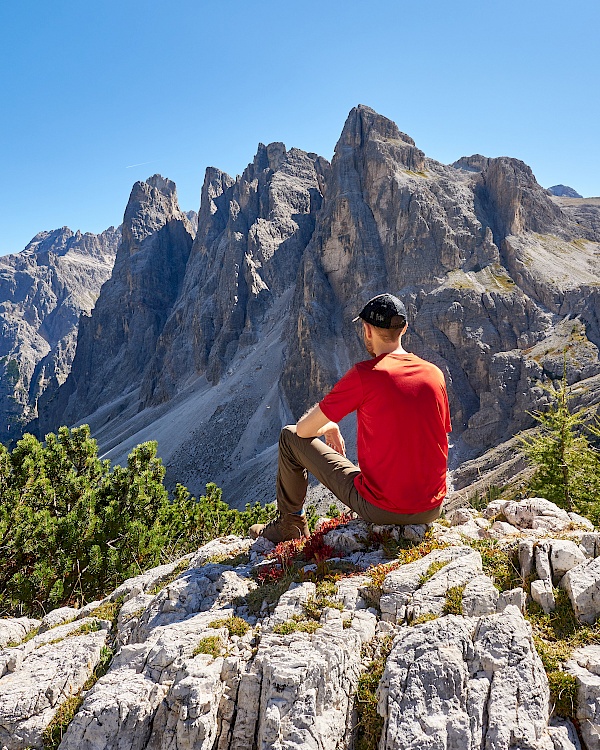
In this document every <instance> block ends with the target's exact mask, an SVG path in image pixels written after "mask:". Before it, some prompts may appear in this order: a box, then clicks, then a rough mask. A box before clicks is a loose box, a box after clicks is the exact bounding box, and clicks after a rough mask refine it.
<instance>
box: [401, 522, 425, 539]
mask: <svg viewBox="0 0 600 750" xmlns="http://www.w3.org/2000/svg"><path fill="white" fill-rule="evenodd" d="M428 528H429V525H428V524H424V523H418V524H409V525H408V526H404V527H403V531H402V536H403V537H404V539H408V540H409V541H411V542H422V541H423V539H424V538H425V534H426V533H427V529H428Z"/></svg>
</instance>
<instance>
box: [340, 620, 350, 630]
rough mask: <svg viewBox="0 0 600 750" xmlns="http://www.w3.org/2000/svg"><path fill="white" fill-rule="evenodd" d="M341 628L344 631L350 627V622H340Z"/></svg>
mask: <svg viewBox="0 0 600 750" xmlns="http://www.w3.org/2000/svg"><path fill="white" fill-rule="evenodd" d="M342 627H343V628H344V630H346V629H347V628H351V627H352V620H342Z"/></svg>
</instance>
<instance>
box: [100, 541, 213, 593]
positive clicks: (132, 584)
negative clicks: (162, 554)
mask: <svg viewBox="0 0 600 750" xmlns="http://www.w3.org/2000/svg"><path fill="white" fill-rule="evenodd" d="M202 549H204V548H202ZM191 557H192V555H185V557H182V558H180V559H179V560H175V562H172V563H168V564H167V565H158V566H157V567H156V568H151V569H150V570H147V571H146V572H145V573H141V574H140V575H139V576H134V577H133V578H128V579H127V580H126V581H125V582H124V583H122V584H121V585H120V586H119V587H118V588H116V589H115V590H114V591H113V592H112V594H111V595H110V597H107V599H108V600H110V601H113V602H114V601H115V600H116V599H119V598H121V597H123V599H124V601H129V599H133V598H134V597H136V596H138V595H139V594H142V593H144V592H146V591H149V590H150V589H152V588H154V587H155V586H159V585H160V584H161V583H163V582H164V581H166V580H168V579H169V578H170V577H171V576H172V575H173V572H174V571H175V570H176V569H177V568H178V567H179V566H180V565H183V564H185V562H189V560H190V559H191ZM184 572H185V571H184ZM181 575H183V573H182V574H181ZM104 601H106V600H104Z"/></svg>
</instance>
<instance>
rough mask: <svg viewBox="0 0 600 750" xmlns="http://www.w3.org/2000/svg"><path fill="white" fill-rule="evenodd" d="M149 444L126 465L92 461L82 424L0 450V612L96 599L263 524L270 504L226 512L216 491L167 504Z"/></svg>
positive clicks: (181, 492)
mask: <svg viewBox="0 0 600 750" xmlns="http://www.w3.org/2000/svg"><path fill="white" fill-rule="evenodd" d="M156 449H157V444H156V443H154V442H147V443H142V444H140V445H138V446H137V447H136V448H134V449H133V451H132V452H131V453H130V455H129V457H128V460H127V465H126V466H124V467H122V466H115V467H114V468H111V465H110V461H107V460H104V461H102V460H100V459H99V458H98V449H97V444H96V441H95V440H93V439H92V438H91V437H90V431H89V427H88V426H87V425H83V426H81V427H75V428H73V429H72V430H69V429H68V428H67V427H61V428H60V429H59V430H58V434H56V435H55V434H53V433H51V434H49V435H47V436H46V441H45V443H41V442H40V441H38V440H37V439H36V438H35V437H33V435H29V434H27V435H25V436H24V437H23V438H22V439H21V440H19V442H18V443H17V445H16V446H15V448H14V450H13V451H12V452H10V451H9V450H8V449H7V448H6V447H5V446H3V445H2V444H0V615H7V614H17V615H24V614H28V615H43V614H44V613H45V612H47V611H48V610H50V609H53V608H55V607H59V606H64V605H76V604H82V603H84V602H87V601H91V600H93V599H95V598H98V597H102V596H104V595H105V594H106V593H107V592H109V591H111V590H112V589H114V588H116V587H117V586H118V585H120V584H121V583H122V582H123V581H124V580H125V579H126V578H128V577H130V576H133V575H137V574H139V573H141V572H143V571H144V570H146V569H148V568H151V567H153V566H155V565H159V564H160V563H162V562H167V561H170V560H173V559H175V558H176V557H178V556H182V555H184V554H186V553H187V552H189V551H192V550H194V549H196V548H197V547H198V546H199V545H201V544H203V543H205V542H207V541H209V540H210V539H213V538H215V537H218V536H222V535H224V534H230V533H234V534H243V533H245V532H246V531H247V529H248V527H249V526H250V525H251V524H253V523H257V522H262V521H265V520H268V519H269V518H270V516H271V515H272V514H273V508H272V506H267V507H266V508H263V507H261V506H260V505H259V504H258V503H256V504H255V505H254V506H249V505H248V506H246V510H245V511H242V512H240V511H237V510H234V509H232V508H230V507H229V506H228V505H227V504H226V503H225V502H224V501H223V499H222V497H221V490H220V489H219V488H218V487H217V486H216V485H215V484H208V485H207V486H206V495H203V496H202V497H200V498H199V499H198V500H196V499H195V498H194V497H192V496H191V495H190V493H189V492H188V491H187V489H186V488H185V487H183V486H181V485H177V488H176V490H175V492H174V496H173V498H172V499H170V498H169V495H168V492H167V490H166V488H165V487H164V484H163V480H164V475H165V469H164V466H163V465H162V462H161V460H160V459H159V458H158V457H157V456H156Z"/></svg>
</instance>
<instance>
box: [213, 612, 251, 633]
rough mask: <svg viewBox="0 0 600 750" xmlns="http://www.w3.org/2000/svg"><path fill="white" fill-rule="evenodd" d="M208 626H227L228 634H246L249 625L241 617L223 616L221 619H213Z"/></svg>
mask: <svg viewBox="0 0 600 750" xmlns="http://www.w3.org/2000/svg"><path fill="white" fill-rule="evenodd" d="M208 627H209V628H227V630H228V631H229V635H239V636H240V637H241V636H243V635H246V633H247V632H248V631H249V630H250V625H248V623H247V622H246V620H243V619H242V618H241V617H224V618H222V619H221V620H213V621H212V622H211V623H209V625H208Z"/></svg>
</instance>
